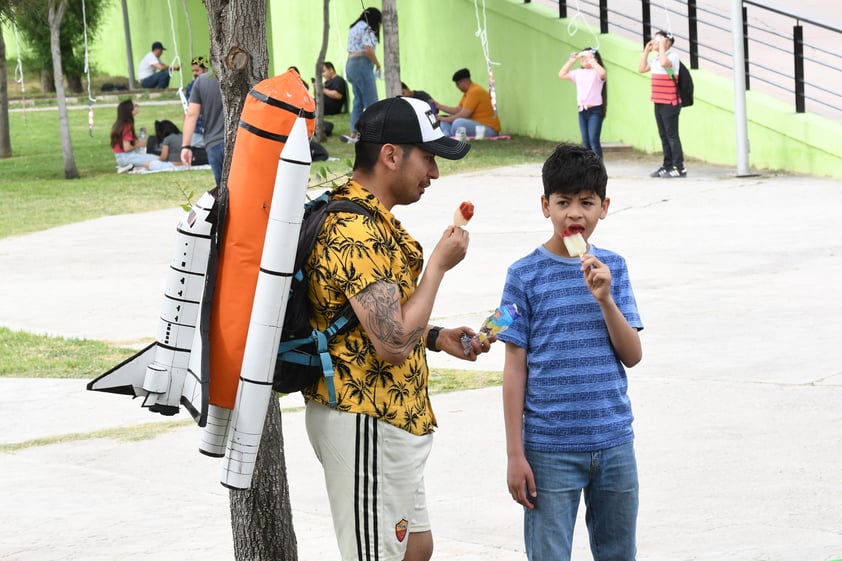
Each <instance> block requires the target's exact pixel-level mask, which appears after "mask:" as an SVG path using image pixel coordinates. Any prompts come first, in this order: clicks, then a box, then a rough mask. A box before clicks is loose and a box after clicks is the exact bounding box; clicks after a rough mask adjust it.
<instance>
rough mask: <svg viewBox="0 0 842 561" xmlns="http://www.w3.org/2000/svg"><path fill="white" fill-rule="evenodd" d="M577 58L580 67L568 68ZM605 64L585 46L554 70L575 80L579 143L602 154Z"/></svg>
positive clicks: (597, 153)
mask: <svg viewBox="0 0 842 561" xmlns="http://www.w3.org/2000/svg"><path fill="white" fill-rule="evenodd" d="M577 59H578V60H579V64H580V65H581V68H577V69H576V70H571V69H570V68H571V67H572V66H573V63H575V62H576V60H577ZM605 76H606V74H605V68H604V67H603V66H602V57H601V56H600V55H599V51H598V50H596V49H591V48H587V49H585V50H583V51H581V52H579V53H572V54H571V55H570V58H568V59H567V62H566V63H564V66H563V67H562V68H561V70H560V71H559V72H558V77H559V78H562V79H564V80H571V81H573V82H574V83H575V84H576V103H577V105H578V106H579V131H580V132H581V133H582V145H583V146H584V147H585V148H588V149H590V150H593V151H594V152H595V153H596V155H597V156H599V157H600V158H602V144H600V142H599V136H600V134H602V121H603V120H604V119H605V110H606V108H607V105H608V97H607V96H608V90H607V87H606V82H605Z"/></svg>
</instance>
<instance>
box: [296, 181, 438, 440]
mask: <svg viewBox="0 0 842 561" xmlns="http://www.w3.org/2000/svg"><path fill="white" fill-rule="evenodd" d="M331 198H332V199H351V200H353V201H354V202H355V203H357V204H359V205H360V206H362V207H363V208H365V209H366V210H368V212H369V213H370V214H371V218H369V217H367V216H365V215H361V214H354V213H348V212H333V213H330V214H328V216H327V218H326V219H325V222H324V225H323V226H322V230H321V232H320V233H319V236H318V238H317V239H316V245H315V247H314V248H313V253H312V254H311V255H310V259H309V260H308V261H307V264H306V265H305V272H306V274H307V275H308V279H309V283H310V284H309V296H310V300H311V302H313V308H314V315H315V317H313V318H311V319H310V322H311V323H312V324H313V326H314V327H316V328H317V329H324V328H326V327H327V326H328V325H329V323H330V321H329V320H330V319H332V318H333V317H334V316H335V315H336V313H337V312H338V311H339V310H340V308H342V306H343V305H344V304H345V303H346V302H347V301H348V299H349V298H351V297H353V296H354V295H356V294H359V293H360V292H362V291H363V290H364V289H365V288H366V287H368V286H369V285H371V284H373V283H375V282H377V281H383V280H385V281H388V282H390V283H393V284H395V285H396V286H397V287H398V289H399V291H400V301H401V304H403V303H404V302H406V301H407V300H408V299H409V297H410V296H412V293H413V292H414V291H415V287H416V285H417V283H418V277H419V276H420V275H421V270H422V269H423V267H424V255H423V251H422V249H421V245H420V244H419V243H418V242H417V241H415V240H414V239H413V238H412V237H411V236H410V235H409V233H408V232H407V231H406V230H405V229H404V227H403V226H402V225H401V223H400V222H399V221H398V220H397V219H396V218H395V217H394V215H393V214H392V213H391V212H389V211H388V210H387V209H386V207H384V206H383V205H382V204H381V203H380V201H378V200H377V198H376V197H375V196H374V195H372V194H371V193H370V192H368V191H367V190H366V189H365V187H363V186H362V185H360V184H359V183H357V182H355V181H349V182H348V184H347V185H344V186H342V187H339V188H337V189H336V190H335V191H334V192H333V194H332V195H331ZM329 352H330V356H331V358H332V360H333V369H334V386H335V388H336V401H337V405H336V408H337V409H338V410H340V411H348V412H351V413H363V414H365V415H370V416H372V417H376V418H378V419H382V420H383V421H386V422H387V423H390V424H392V425H394V426H396V427H398V428H401V429H403V430H406V431H408V432H410V433H412V434H419V435H420V434H427V433H429V432H432V431H433V429H434V427H435V426H436V418H435V415H434V414H433V410H432V406H431V404H430V396H429V393H428V390H427V380H428V377H429V369H428V367H427V356H426V351H425V348H424V342H423V340H422V338H421V337H419V338H418V342H417V343H416V344H415V347H414V348H413V349H412V352H411V353H410V355H409V358H407V360H406V361H404V363H403V364H401V365H400V366H396V365H394V364H389V363H388V362H385V361H384V360H382V359H381V358H380V357H379V356H377V352H376V351H375V350H374V346H373V345H372V344H371V341H370V340H369V338H368V336H367V335H366V333H365V331H364V330H363V329H362V327H361V326H360V325H357V326H356V327H355V328H354V329H352V330H351V331H349V332H348V333H346V334H344V335H339V336H337V337H335V338H334V339H333V340H331V342H330V347H329ZM304 396H305V398H306V399H308V400H310V399H314V400H316V401H318V402H319V403H322V404H325V405H327V403H328V398H327V386H326V384H325V381H324V379H322V380H320V381H319V382H318V384H315V385H314V386H313V387H311V388H309V389H307V390H305V391H304Z"/></svg>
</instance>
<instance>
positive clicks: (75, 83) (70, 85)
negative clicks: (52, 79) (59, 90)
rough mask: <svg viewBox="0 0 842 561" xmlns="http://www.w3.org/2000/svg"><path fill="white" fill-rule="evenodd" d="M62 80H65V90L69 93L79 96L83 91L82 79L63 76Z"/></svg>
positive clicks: (75, 76) (67, 75)
mask: <svg viewBox="0 0 842 561" xmlns="http://www.w3.org/2000/svg"><path fill="white" fill-rule="evenodd" d="M64 79H65V80H67V89H68V90H70V93H74V94H80V93H82V92H83V91H85V90H84V89H82V77H81V76H77V75H75V74H65V76H64Z"/></svg>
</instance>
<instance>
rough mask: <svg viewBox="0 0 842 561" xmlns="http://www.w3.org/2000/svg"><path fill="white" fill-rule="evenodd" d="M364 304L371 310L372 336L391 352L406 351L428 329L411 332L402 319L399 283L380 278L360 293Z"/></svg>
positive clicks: (359, 296)
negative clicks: (406, 328)
mask: <svg viewBox="0 0 842 561" xmlns="http://www.w3.org/2000/svg"><path fill="white" fill-rule="evenodd" d="M357 299H358V300H359V302H360V305H361V306H362V307H363V308H365V310H366V311H367V312H368V324H369V328H370V331H368V335H369V337H371V338H372V339H377V340H379V341H380V342H382V343H383V345H384V346H385V347H386V348H387V349H388V350H389V351H391V352H396V353H403V352H406V351H407V350H409V349H410V348H412V347H413V346H415V344H416V343H417V342H418V340H419V339H420V337H421V334H422V333H423V332H424V327H425V326H422V327H419V328H418V329H414V330H413V331H411V332H409V333H407V332H406V331H405V330H404V326H403V323H402V322H401V309H400V308H401V305H400V296H399V294H398V287H397V286H395V285H394V284H392V283H390V282H386V281H377V282H375V283H374V284H371V285H369V286H368V287H366V288H365V290H363V291H362V292H360V293H359V294H357Z"/></svg>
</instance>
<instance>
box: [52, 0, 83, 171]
mask: <svg viewBox="0 0 842 561" xmlns="http://www.w3.org/2000/svg"><path fill="white" fill-rule="evenodd" d="M66 10H67V0H60V2H59V5H58V6H56V0H50V4H49V23H50V49H51V51H52V54H53V76H54V77H55V80H54V81H55V85H56V101H57V102H58V122H59V130H60V133H61V155H62V157H63V159H64V178H65V179H79V170H78V169H76V160H75V158H74V157H73V143H72V142H71V141H70V122H69V121H68V119H67V99H66V98H65V93H64V80H63V75H62V71H61V49H60V47H59V30H60V29H61V19H62V18H63V17H64V12H65V11H66Z"/></svg>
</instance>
